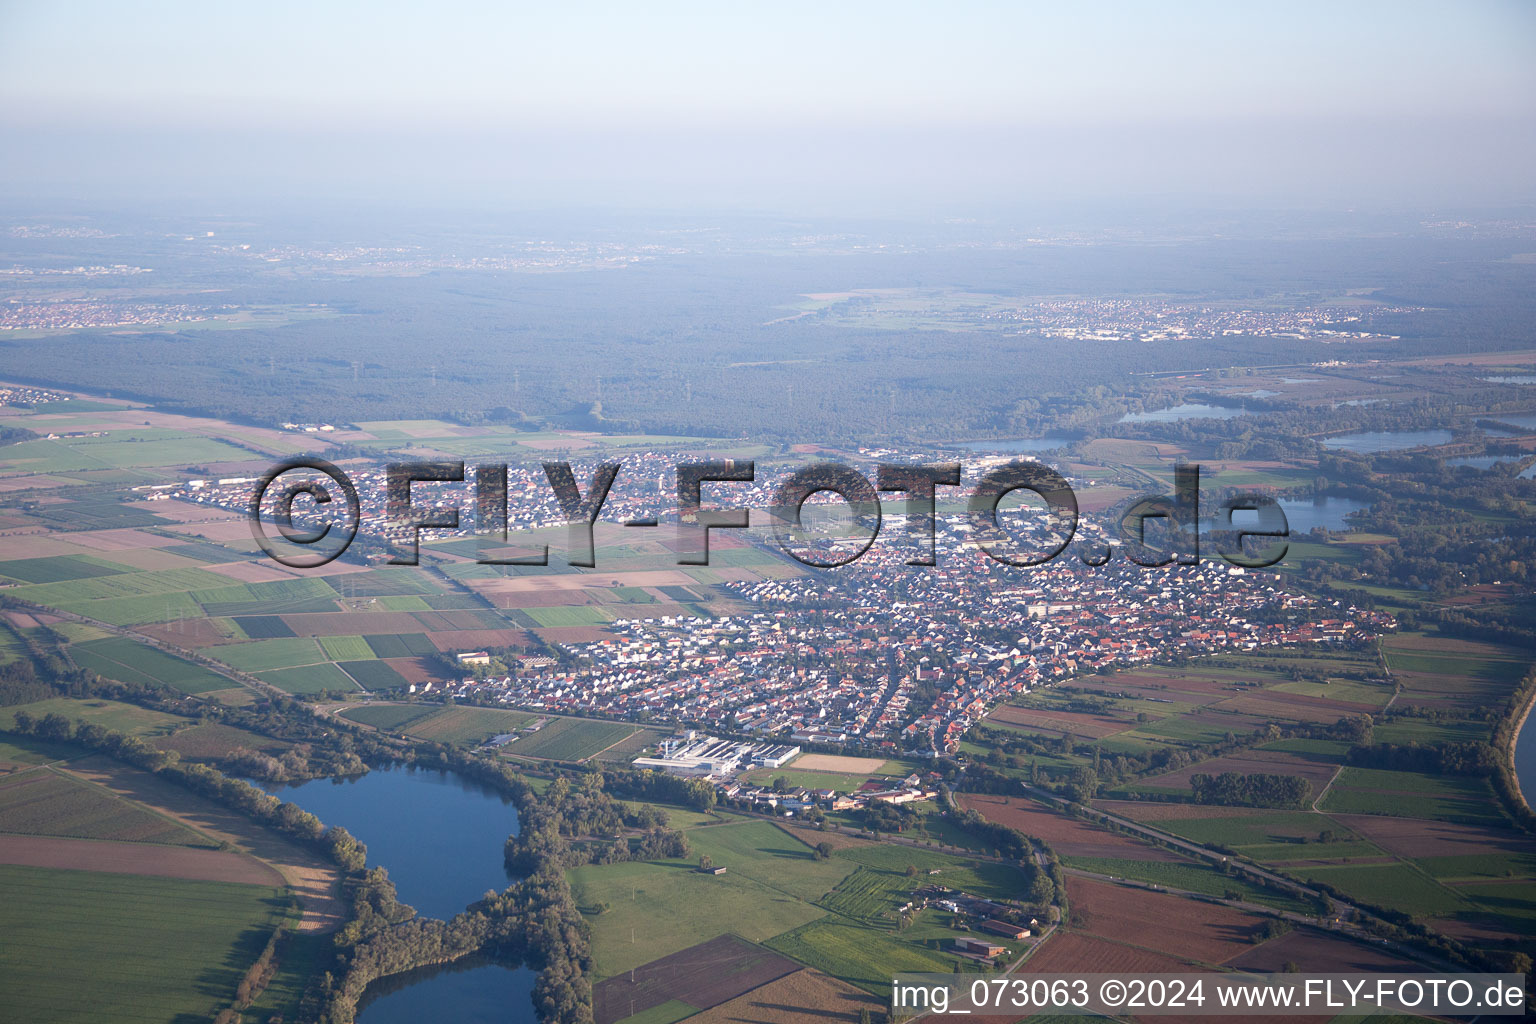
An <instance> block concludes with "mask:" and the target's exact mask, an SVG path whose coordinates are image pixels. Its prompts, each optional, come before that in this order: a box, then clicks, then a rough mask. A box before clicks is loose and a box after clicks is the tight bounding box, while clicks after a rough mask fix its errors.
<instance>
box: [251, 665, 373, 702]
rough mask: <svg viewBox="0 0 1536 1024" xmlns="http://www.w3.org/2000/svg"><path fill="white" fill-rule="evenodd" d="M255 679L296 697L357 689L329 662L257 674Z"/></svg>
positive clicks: (354, 684)
mask: <svg viewBox="0 0 1536 1024" xmlns="http://www.w3.org/2000/svg"><path fill="white" fill-rule="evenodd" d="M256 678H257V679H260V680H261V681H262V682H264V683H270V684H271V685H273V686H275V687H277V688H278V689H279V690H286V691H287V692H288V693H291V694H294V695H296V696H306V695H310V694H320V693H327V692H332V693H334V692H345V691H348V690H356V689H357V683H356V682H354V681H353V679H352V677H351V676H349V675H347V674H346V673H345V672H343V671H342V670H341V669H340V668H338V667H337V666H335V665H332V664H331V663H329V662H323V663H321V664H319V665H301V666H299V667H298V668H280V669H276V670H275V671H272V672H257V673H256Z"/></svg>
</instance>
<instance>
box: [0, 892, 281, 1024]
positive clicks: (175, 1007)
mask: <svg viewBox="0 0 1536 1024" xmlns="http://www.w3.org/2000/svg"><path fill="white" fill-rule="evenodd" d="M0 891H4V892H5V893H6V898H5V899H3V900H0V960H3V961H4V963H5V969H4V970H3V971H0V1007H3V1008H4V1009H3V1010H0V1014H3V1016H4V1017H5V1018H6V1019H7V1020H14V1021H27V1022H29V1024H42V1022H49V1024H77V1022H78V1024H97V1022H99V1021H114V1022H118V1021H121V1022H130V1024H131V1022H141V1021H142V1022H156V1024H164V1022H166V1021H183V1020H186V1021H191V1020H204V1021H206V1020H210V1019H211V1018H212V1017H213V1016H214V1015H215V1014H216V1013H217V1012H218V1011H219V1010H220V1009H221V1008H223V1007H224V1006H227V1005H228V1004H229V1003H230V1001H231V1000H232V999H233V998H234V993H235V987H236V986H237V985H238V984H239V983H240V979H241V976H242V975H243V974H244V973H245V970H246V968H247V967H249V966H250V964H251V963H253V962H254V961H255V959H256V957H257V955H258V954H259V953H260V952H261V948H262V946H263V945H264V944H265V943H266V941H267V938H268V937H269V936H270V935H271V933H272V930H273V928H275V927H277V926H278V924H279V923H280V922H281V921H283V920H284V919H285V917H286V915H287V913H288V911H287V909H286V907H287V899H286V897H285V896H284V894H283V890H281V889H271V888H267V887H264V886H255V885H231V884H225V883H219V882H195V881H188V880H184V879H174V878H150V877H145V876H142V875H115V874H100V873H95V872H85V871H55V870H49V869H45V868H31V867H14V866H0Z"/></svg>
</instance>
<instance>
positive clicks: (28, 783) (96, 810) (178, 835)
mask: <svg viewBox="0 0 1536 1024" xmlns="http://www.w3.org/2000/svg"><path fill="white" fill-rule="evenodd" d="M0 833H17V834H22V835H33V836H62V837H69V838H75V839H110V840H117V841H122V842H136V843H159V844H162V845H168V846H201V847H213V846H216V845H217V844H216V843H214V842H212V841H210V840H209V839H208V838H207V837H206V836H202V835H199V834H198V833H196V832H193V831H192V830H191V829H189V828H187V827H186V826H185V825H183V824H181V823H180V822H177V821H175V820H174V819H172V818H168V817H165V816H164V815H160V814H156V813H154V812H153V811H151V810H149V809H148V808H145V807H143V806H141V805H138V804H134V803H131V802H129V801H127V800H124V799H122V798H121V797H118V796H116V795H115V794H113V793H111V792H109V791H107V790H105V789H103V788H101V787H100V786H94V785H91V784H90V783H88V782H85V781H84V780H81V779H78V778H74V777H72V776H70V775H66V774H64V773H62V772H57V771H53V770H51V769H48V768H40V769H37V770H34V771H30V772H24V773H20V774H14V775H11V776H8V777H5V778H4V779H0Z"/></svg>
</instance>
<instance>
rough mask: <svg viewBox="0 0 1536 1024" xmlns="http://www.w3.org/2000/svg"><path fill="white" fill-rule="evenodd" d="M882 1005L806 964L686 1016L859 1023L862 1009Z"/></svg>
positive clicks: (712, 1021) (709, 1020) (695, 1023)
mask: <svg viewBox="0 0 1536 1024" xmlns="http://www.w3.org/2000/svg"><path fill="white" fill-rule="evenodd" d="M884 1009H885V1003H884V1002H883V1001H882V1000H879V999H876V998H875V997H873V996H871V995H870V994H869V993H867V992H864V991H861V990H860V989H856V988H854V987H853V986H851V985H848V984H846V983H844V982H841V981H838V980H837V979H835V978H831V977H828V976H827V975H825V974H823V973H822V972H820V971H815V970H811V969H809V968H806V969H803V970H799V971H796V972H795V973H793V974H786V975H785V976H784V977H782V978H779V979H778V980H776V981H770V982H769V983H768V984H766V985H763V986H760V987H758V988H755V989H753V990H752V991H750V992H748V993H746V994H745V995H741V996H737V997H736V998H735V999H732V1000H730V1001H729V1002H725V1003H721V1004H720V1005H719V1006H716V1007H713V1008H712V1009H709V1010H706V1011H704V1012H703V1013H701V1014H699V1015H697V1016H695V1017H690V1018H688V1019H689V1021H690V1024H740V1022H741V1021H752V1022H753V1024H802V1022H803V1021H805V1020H806V1018H807V1017H810V1018H812V1019H814V1020H817V1021H826V1022H828V1024H858V1022H859V1020H860V1013H861V1012H862V1011H863V1010H869V1011H870V1014H871V1016H874V1015H875V1014H878V1013H880V1012H882V1011H883V1010H884Z"/></svg>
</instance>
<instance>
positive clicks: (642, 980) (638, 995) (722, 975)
mask: <svg viewBox="0 0 1536 1024" xmlns="http://www.w3.org/2000/svg"><path fill="white" fill-rule="evenodd" d="M800 969H801V968H800V965H799V964H797V963H795V962H794V961H793V960H790V959H789V958H787V957H783V956H780V955H779V954H778V953H775V952H773V951H772V950H768V949H764V948H763V947H761V946H758V945H755V944H753V943H751V942H748V941H747V940H746V939H742V938H738V937H737V936H735V935H721V936H719V937H717V938H714V939H710V940H709V941H708V942H701V943H699V944H698V945H697V946H689V947H688V948H687V949H682V950H678V951H677V952H676V953H673V954H671V955H670V956H664V957H662V958H661V959H660V960H652V961H651V962H650V963H648V964H646V965H645V966H643V967H637V968H635V970H633V971H630V972H627V973H625V974H620V975H617V976H615V977H612V978H609V979H608V980H607V981H603V982H600V983H599V984H597V985H595V986H593V988H592V1010H593V1014H592V1015H593V1017H594V1018H595V1019H596V1021H597V1024H613V1022H614V1021H618V1020H623V1019H624V1018H625V1017H629V1016H632V1015H634V1014H636V1013H639V1012H641V1011H642V1010H648V1009H650V1008H651V1007H653V1006H660V1005H661V1004H662V1003H665V1002H668V1001H670V1000H673V999H676V1000H680V1001H681V1002H684V1003H687V1004H688V1005H689V1006H695V1007H698V1008H699V1009H701V1010H707V1009H709V1008H711V1007H714V1006H718V1005H720V1004H721V1003H723V1002H726V1001H728V1000H731V999H735V998H736V997H737V996H739V995H742V994H743V993H746V992H750V991H752V990H753V989H755V988H757V987H759V986H761V985H765V984H767V983H768V982H770V981H774V980H776V979H778V978H782V977H784V976H785V975H786V974H791V973H794V972H795V971H798V970H800Z"/></svg>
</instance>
